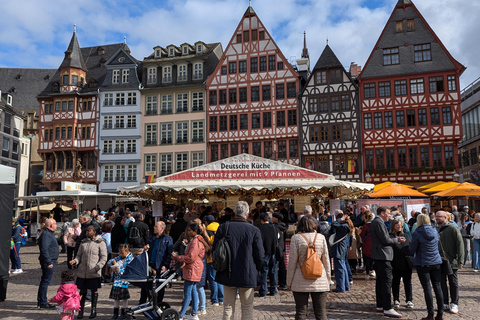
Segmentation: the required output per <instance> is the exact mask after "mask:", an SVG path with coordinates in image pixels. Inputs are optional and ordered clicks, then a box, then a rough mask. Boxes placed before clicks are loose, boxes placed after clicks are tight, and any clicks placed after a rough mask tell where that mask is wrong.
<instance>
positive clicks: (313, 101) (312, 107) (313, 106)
mask: <svg viewBox="0 0 480 320" xmlns="http://www.w3.org/2000/svg"><path fill="white" fill-rule="evenodd" d="M308 112H309V113H317V112H318V98H317V97H314V98H308Z"/></svg>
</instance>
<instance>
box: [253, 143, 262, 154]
mask: <svg viewBox="0 0 480 320" xmlns="http://www.w3.org/2000/svg"><path fill="white" fill-rule="evenodd" d="M252 153H253V155H254V156H258V157H260V156H262V143H261V142H253V143H252Z"/></svg>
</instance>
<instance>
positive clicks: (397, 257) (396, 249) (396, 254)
mask: <svg viewBox="0 0 480 320" xmlns="http://www.w3.org/2000/svg"><path fill="white" fill-rule="evenodd" d="M389 235H390V238H393V239H395V238H397V236H396V235H393V234H391V233H390V234H389ZM400 236H402V237H405V242H402V243H395V244H394V245H393V246H392V248H393V260H392V267H393V270H410V269H411V268H410V266H409V265H408V263H407V259H408V258H407V256H410V257H411V258H412V261H413V255H412V254H410V251H409V249H408V246H409V245H410V237H409V236H408V235H406V234H403V233H402V234H401V235H400Z"/></svg>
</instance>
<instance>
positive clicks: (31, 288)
mask: <svg viewBox="0 0 480 320" xmlns="http://www.w3.org/2000/svg"><path fill="white" fill-rule="evenodd" d="M20 256H21V259H22V269H23V270H24V272H23V273H22V274H16V275H11V277H10V280H9V283H8V290H7V300H5V301H4V302H0V319H1V320H23V319H35V320H37V319H38V320H40V319H41V320H44V319H59V318H60V315H58V314H57V313H56V312H55V310H37V308H36V298H37V290H38V284H39V282H40V276H41V271H40V266H39V264H38V247H37V246H35V245H34V244H30V243H29V245H27V246H24V247H22V249H21V251H20ZM58 262H59V264H58V265H57V266H56V269H55V273H54V277H53V281H52V283H51V285H50V287H49V290H48V297H49V298H50V297H53V296H54V295H55V294H56V290H57V288H58V286H59V284H60V273H61V271H62V270H65V269H66V268H67V265H66V254H60V258H59V261H58ZM459 283H460V302H459V310H460V312H459V313H458V314H457V315H452V314H448V313H447V314H446V317H445V318H446V319H479V317H480V315H479V314H480V274H478V273H474V272H473V270H472V269H471V268H470V267H467V268H465V269H463V270H460V272H459ZM182 284H183V282H179V283H174V284H173V287H172V288H170V289H167V291H166V292H165V299H164V301H165V302H168V303H170V304H171V305H172V307H173V308H176V309H177V310H179V309H180V304H181V301H182ZM374 286H375V281H374V280H369V281H367V280H365V279H364V275H360V274H359V275H354V284H353V285H352V290H351V291H350V292H347V293H330V294H329V297H328V304H327V307H328V318H329V319H330V320H333V319H382V318H383V319H386V317H384V316H383V315H382V314H380V313H376V312H375V293H374ZM110 288H111V287H110V285H106V286H105V287H103V288H102V289H100V290H99V293H100V297H99V305H98V312H97V314H98V315H97V318H96V319H101V320H103V319H110V318H111V317H112V308H113V301H112V300H110V299H108V295H109V293H110ZM413 292H414V303H415V308H414V309H407V308H406V307H405V306H404V301H402V306H400V307H399V308H398V311H399V312H400V313H402V314H403V318H404V319H421V318H422V317H425V316H426V306H425V301H424V298H423V290H422V289H421V286H420V282H419V281H418V277H417V276H416V274H415V273H414V275H413ZM206 293H207V300H208V296H209V291H208V290H207V292H206ZM130 294H131V296H132V299H131V300H129V304H130V305H132V304H134V303H136V302H137V301H138V299H139V295H140V289H138V288H134V287H133V288H131V289H130ZM401 297H403V287H402V288H401ZM239 308H240V304H239V302H237V311H238V310H239ZM254 309H255V319H294V316H295V304H294V301H293V296H292V293H291V292H290V291H279V294H278V295H277V296H275V297H266V298H255V307H254ZM222 311H223V308H222V307H211V306H209V307H207V314H206V315H204V316H200V318H201V319H205V320H206V319H212V320H219V319H222ZM89 314H90V309H89V308H86V316H85V318H84V319H88V316H89ZM137 319H146V318H145V317H143V316H140V317H137ZM235 319H241V317H240V314H239V312H237V315H236V317H235ZM308 319H314V316H313V314H312V312H310V314H309V316H308ZM246 320H249V319H246Z"/></svg>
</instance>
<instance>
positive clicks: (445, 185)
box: [423, 182, 460, 194]
mask: <svg viewBox="0 0 480 320" xmlns="http://www.w3.org/2000/svg"><path fill="white" fill-rule="evenodd" d="M459 184H460V183H458V182H445V183H442V184H440V185H438V186H436V187H433V188H430V189H427V190H423V192H425V193H429V194H430V193H437V192H440V191H445V190H447V189H450V188H453V187H455V186H458V185H459Z"/></svg>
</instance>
